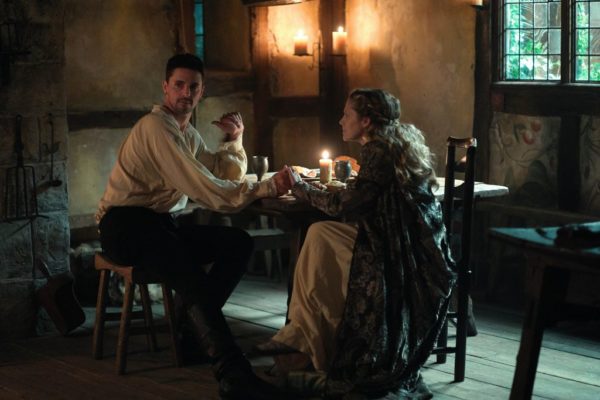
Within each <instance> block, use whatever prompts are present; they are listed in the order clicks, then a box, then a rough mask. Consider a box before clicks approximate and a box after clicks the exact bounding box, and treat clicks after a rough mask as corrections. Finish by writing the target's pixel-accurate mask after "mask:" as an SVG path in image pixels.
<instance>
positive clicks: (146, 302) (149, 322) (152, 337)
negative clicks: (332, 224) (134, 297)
mask: <svg viewBox="0 0 600 400" xmlns="http://www.w3.org/2000/svg"><path fill="white" fill-rule="evenodd" d="M138 288H139V289H140V298H141V299H142V307H143V309H144V325H145V326H146V342H147V343H148V348H149V349H150V351H157V349H158V344H157V343H156V331H155V329H154V321H153V318H152V302H151V301H150V293H148V285H147V284H145V283H142V284H138Z"/></svg>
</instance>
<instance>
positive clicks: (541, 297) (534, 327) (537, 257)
mask: <svg viewBox="0 0 600 400" xmlns="http://www.w3.org/2000/svg"><path fill="white" fill-rule="evenodd" d="M557 230H558V227H550V228H491V229H490V234H491V236H492V237H494V238H496V239H498V240H500V241H503V242H505V243H508V244H511V245H514V246H517V247H519V248H521V249H522V250H523V251H524V252H525V253H526V255H527V260H528V267H529V268H531V269H532V271H531V272H532V273H533V274H532V275H533V278H532V281H531V282H530V288H529V292H530V293H529V294H530V296H529V298H528V301H527V306H526V315H525V321H524V322H523V330H522V333H521V344H520V346H519V352H518V355H517V366H516V369H515V375H514V378H513V384H512V388H511V392H510V399H511V400H517V399H530V398H531V395H532V392H533V384H534V381H535V373H536V370H537V363H538V358H539V354H540V346H541V344H542V337H543V334H544V327H545V325H546V324H547V322H548V321H549V320H550V318H551V317H552V316H553V313H554V311H555V309H556V308H557V306H558V305H559V304H560V303H562V302H563V300H564V298H565V295H566V292H567V287H568V283H569V277H570V274H571V272H573V271H583V272H588V273H590V272H591V273H595V274H600V243H599V245H598V247H591V248H575V247H566V246H557V245H556V244H555V242H554V240H555V239H556V236H557Z"/></svg>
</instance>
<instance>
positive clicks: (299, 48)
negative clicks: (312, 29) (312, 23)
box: [294, 29, 309, 56]
mask: <svg viewBox="0 0 600 400" xmlns="http://www.w3.org/2000/svg"><path fill="white" fill-rule="evenodd" d="M294 55H295V56H308V55H309V54H308V36H306V34H305V33H304V31H303V30H302V29H300V30H299V31H298V33H297V34H296V36H294Z"/></svg>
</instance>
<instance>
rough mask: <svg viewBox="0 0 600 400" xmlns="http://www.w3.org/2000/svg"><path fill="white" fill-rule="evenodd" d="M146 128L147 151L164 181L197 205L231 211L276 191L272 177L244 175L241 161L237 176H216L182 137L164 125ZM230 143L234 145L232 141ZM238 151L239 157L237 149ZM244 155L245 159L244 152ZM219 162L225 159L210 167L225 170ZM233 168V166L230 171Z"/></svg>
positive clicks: (269, 195)
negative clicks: (260, 178)
mask: <svg viewBox="0 0 600 400" xmlns="http://www.w3.org/2000/svg"><path fill="white" fill-rule="evenodd" d="M161 125H162V124H161ZM149 128H150V129H147V135H145V136H146V140H147V143H146V145H147V147H148V153H149V156H150V158H151V159H152V162H153V164H154V167H155V168H156V170H157V171H158V172H159V174H160V176H161V177H162V179H163V180H164V181H165V184H166V185H167V186H171V187H173V188H175V189H176V190H179V191H181V192H182V193H184V194H185V195H187V196H188V197H189V198H190V199H192V200H193V201H194V202H196V203H198V204H199V205H200V206H202V207H205V208H208V209H210V210H214V211H223V212H231V211H237V210H239V209H241V208H244V207H245V206H246V205H248V204H249V203H250V202H252V201H254V200H256V199H258V198H261V197H274V196H276V195H277V189H276V186H275V182H274V181H273V180H272V179H267V180H264V181H261V182H258V183H251V182H248V181H247V180H245V179H243V175H244V173H242V172H241V163H238V167H239V168H238V171H237V172H236V174H235V175H236V176H235V178H236V179H234V180H231V179H222V178H220V177H217V176H215V175H214V174H213V173H212V172H211V171H210V170H209V169H208V168H207V167H206V166H205V165H204V164H203V163H202V162H201V161H199V160H198V159H197V158H196V155H195V154H193V153H192V151H191V150H190V149H189V148H188V146H186V145H185V142H184V140H183V139H182V138H181V137H179V136H177V135H176V134H173V133H172V132H165V131H164V130H165V128H164V126H163V127H162V129H152V127H149ZM153 128H158V127H153ZM239 145H240V146H241V143H240V144H239ZM230 146H235V143H234V144H232V145H230ZM242 150H243V149H242ZM237 154H238V157H241V156H240V155H239V154H240V153H239V152H237ZM243 158H244V160H245V153H243ZM238 160H239V159H238ZM220 163H222V164H223V165H224V164H227V163H226V162H225V161H222V162H221V161H215V164H214V165H212V167H213V168H215V170H219V168H221V169H220V172H221V173H224V171H225V168H223V167H220V166H219V164H220ZM244 164H245V163H244ZM234 169H235V168H233V167H232V168H231V171H233V170H234ZM244 170H245V168H244ZM231 171H230V172H231ZM244 172H245V171H244ZM225 175H226V174H225Z"/></svg>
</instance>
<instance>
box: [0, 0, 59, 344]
mask: <svg viewBox="0 0 600 400" xmlns="http://www.w3.org/2000/svg"><path fill="white" fill-rule="evenodd" d="M6 4H7V5H8V7H2V8H1V9H0V21H6V19H7V14H11V15H8V17H12V18H15V17H16V18H17V21H19V26H21V27H22V28H23V33H24V35H23V42H22V44H23V46H22V49H23V50H26V51H27V54H24V55H19V56H16V57H13V58H12V62H11V64H10V66H9V71H10V75H9V77H8V78H9V79H8V82H7V83H6V84H5V85H4V86H2V87H1V90H0V104H2V105H3V107H2V109H1V110H0V187H1V188H2V196H1V197H0V211H1V213H2V214H1V215H0V219H1V220H2V222H0V340H3V339H8V338H12V337H22V336H28V335H32V334H34V333H35V331H36V327H37V328H38V332H40V331H43V330H44V329H45V328H44V327H43V323H40V322H39V321H41V320H40V319H39V318H37V314H38V310H37V306H36V302H35V289H34V288H35V287H38V286H40V285H42V284H43V283H44V280H43V279H36V277H39V276H41V275H40V273H39V272H36V271H34V265H35V264H36V263H37V262H45V263H46V264H47V265H48V267H49V269H50V272H51V273H52V274H54V273H59V272H64V271H66V270H68V268H69V265H68V248H69V225H68V211H67V208H68V195H67V193H68V192H67V188H68V179H67V176H66V173H65V171H66V162H67V153H68V138H67V122H66V106H65V90H64V20H63V17H64V15H63V14H64V4H63V2H62V1H60V0H53V1H47V2H30V1H25V0H12V1H8V2H7V3H6ZM3 6H4V4H3ZM3 78H6V76H3ZM17 115H21V116H22V121H21V133H22V140H23V144H24V149H23V161H24V165H26V166H28V167H32V169H33V170H34V171H35V178H36V182H35V187H34V186H33V182H32V179H31V178H30V179H28V181H27V185H26V186H27V188H28V189H29V195H30V199H31V198H32V196H36V197H37V203H38V211H39V214H40V217H38V218H30V219H28V218H20V217H23V216H24V211H23V210H24V207H25V204H24V203H23V202H22V201H20V202H19V203H20V204H21V207H20V210H19V212H18V213H17V212H16V211H17V210H16V208H15V205H16V198H15V197H13V194H14V193H15V192H16V186H15V185H14V178H12V176H13V175H12V174H9V175H8V177H9V179H8V181H7V180H6V179H5V178H6V177H7V174H6V171H7V170H11V168H14V167H15V165H16V164H17V156H16V154H15V150H14V144H15V130H16V125H17V122H16V116H17ZM52 127H53V128H54V129H52ZM52 136H54V146H53V144H52ZM52 157H53V161H54V162H53V168H52V171H51V168H50V167H51V158H52ZM13 171H14V170H13ZM51 180H53V181H54V185H53V184H52V182H51ZM21 189H23V185H21ZM7 191H8V194H9V196H8V201H5V195H6V193H7ZM21 198H22V197H21ZM30 206H31V211H32V212H33V211H34V210H33V205H32V203H30ZM7 214H8V216H9V217H18V218H16V220H13V221H10V222H7V221H5V220H4V219H5V216H6V215H7Z"/></svg>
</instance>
